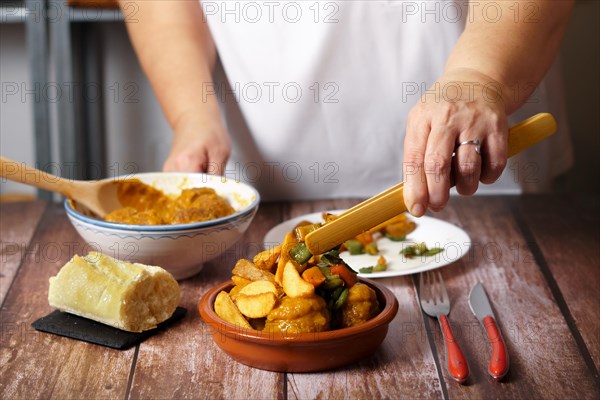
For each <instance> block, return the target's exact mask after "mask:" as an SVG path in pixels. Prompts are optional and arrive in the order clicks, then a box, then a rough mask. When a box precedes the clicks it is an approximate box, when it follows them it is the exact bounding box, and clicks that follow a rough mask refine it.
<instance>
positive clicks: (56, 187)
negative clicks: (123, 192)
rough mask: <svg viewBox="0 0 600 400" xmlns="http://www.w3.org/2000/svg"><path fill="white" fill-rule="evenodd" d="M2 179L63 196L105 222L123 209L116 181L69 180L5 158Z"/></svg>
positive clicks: (0, 168) (1, 163)
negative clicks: (105, 218) (113, 213)
mask: <svg viewBox="0 0 600 400" xmlns="http://www.w3.org/2000/svg"><path fill="white" fill-rule="evenodd" d="M0 177H2V178H6V179H8V180H11V181H15V182H20V183H24V184H26V185H31V186H35V187H37V188H40V189H44V190H48V191H50V192H56V193H60V194H62V195H63V196H65V197H68V198H69V199H72V200H75V201H76V202H78V203H80V204H82V205H83V206H85V207H87V208H88V209H89V210H90V211H92V212H93V213H94V214H96V215H97V216H98V217H101V218H104V217H105V216H106V215H107V214H108V213H110V212H111V211H113V210H116V209H117V208H121V203H120V202H119V200H118V199H117V182H118V180H116V179H112V178H109V179H103V180H100V181H78V180H72V179H65V178H61V177H59V176H56V175H52V174H50V173H48V172H44V171H40V170H39V169H36V168H32V167H29V166H27V165H25V164H24V163H21V162H18V161H14V160H11V159H9V158H6V157H1V156H0Z"/></svg>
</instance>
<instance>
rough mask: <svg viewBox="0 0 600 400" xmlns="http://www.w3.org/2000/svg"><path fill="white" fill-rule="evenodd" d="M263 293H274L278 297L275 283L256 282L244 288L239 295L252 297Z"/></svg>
mask: <svg viewBox="0 0 600 400" xmlns="http://www.w3.org/2000/svg"><path fill="white" fill-rule="evenodd" d="M261 293H273V294H275V295H277V287H276V286H275V284H274V283H273V282H269V281H255V282H252V283H250V284H248V285H246V286H244V287H243V288H242V290H240V291H239V294H241V295H245V296H252V295H255V294H261Z"/></svg>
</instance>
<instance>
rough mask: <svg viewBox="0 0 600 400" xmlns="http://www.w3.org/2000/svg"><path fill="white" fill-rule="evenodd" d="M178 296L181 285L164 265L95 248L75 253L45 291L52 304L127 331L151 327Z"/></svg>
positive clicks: (171, 308) (170, 311)
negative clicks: (127, 259) (131, 259)
mask: <svg viewBox="0 0 600 400" xmlns="http://www.w3.org/2000/svg"><path fill="white" fill-rule="evenodd" d="M179 300H180V291H179V285H178V284H177V281H176V280H175V279H174V278H173V276H172V275H171V274H170V273H169V272H167V271H165V270H164V269H162V268H160V267H155V266H150V265H143V264H138V263H130V262H125V261H119V260H116V259H114V258H112V257H109V256H106V255H104V254H101V253H98V252H90V253H89V254H88V255H87V256H84V257H80V256H77V255H75V256H74V257H73V258H72V259H71V260H70V261H69V262H68V263H66V264H65V265H64V266H63V267H62V268H61V270H60V271H59V272H58V274H57V275H56V276H54V277H52V278H50V288H49V290H48V302H49V303H50V306H52V307H54V308H57V309H59V310H61V311H66V312H69V313H71V314H76V315H79V316H82V317H85V318H89V319H92V320H94V321H98V322H101V323H104V324H107V325H111V326H114V327H115V328H119V329H122V330H125V331H129V332H142V331H145V330H148V329H152V328H155V327H156V326H157V325H158V324H159V323H161V322H163V321H165V320H167V319H168V318H169V317H170V316H171V315H172V314H173V312H174V311H175V309H176V308H177V305H178V304H179Z"/></svg>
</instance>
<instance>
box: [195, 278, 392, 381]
mask: <svg viewBox="0 0 600 400" xmlns="http://www.w3.org/2000/svg"><path fill="white" fill-rule="evenodd" d="M360 281H361V282H362V283H365V284H367V285H369V286H370V287H371V288H373V290H375V292H376V293H377V298H378V300H379V304H380V306H381V312H380V313H379V314H378V315H377V316H376V317H374V318H372V319H370V320H369V321H367V322H365V323H364V324H362V325H359V326H355V327H351V328H344V329H338V330H333V331H327V332H319V333H301V334H284V333H267V332H261V331H255V330H248V329H242V328H239V327H236V326H235V325H233V324H230V323H228V322H225V321H223V320H222V319H221V318H219V316H218V315H217V314H216V313H215V311H214V307H213V304H214V302H215V298H216V297H217V294H218V293H219V292H220V291H221V290H225V291H229V290H230V289H231V288H232V287H233V282H231V281H230V282H225V283H222V284H220V285H218V286H216V287H214V288H212V289H211V290H210V291H208V293H206V294H205V295H204V296H203V297H202V300H200V303H199V304H198V310H199V311H200V315H201V316H202V319H203V320H204V321H205V322H206V323H207V324H208V325H209V326H210V327H211V334H212V336H213V339H214V341H215V343H216V344H217V346H219V347H220V348H221V349H222V350H223V351H224V352H225V353H227V354H229V355H230V356H231V357H232V358H233V359H234V360H236V361H239V362H241V363H243V364H246V365H249V366H251V367H254V368H260V369H265V370H269V371H278V372H315V371H323V370H328V369H333V368H338V367H342V366H344V365H348V364H352V363H354V362H357V361H360V360H362V359H364V358H366V357H368V356H369V355H371V354H372V353H373V352H375V350H376V349H377V347H379V345H380V344H381V342H383V339H385V336H386V335H387V332H388V325H389V323H390V322H391V321H392V320H393V319H394V317H395V316H396V313H397V312H398V301H397V300H396V297H395V296H394V294H393V293H392V292H391V291H390V290H389V289H388V288H386V287H385V286H383V285H382V284H379V283H375V282H373V281H371V280H368V279H363V278H360Z"/></svg>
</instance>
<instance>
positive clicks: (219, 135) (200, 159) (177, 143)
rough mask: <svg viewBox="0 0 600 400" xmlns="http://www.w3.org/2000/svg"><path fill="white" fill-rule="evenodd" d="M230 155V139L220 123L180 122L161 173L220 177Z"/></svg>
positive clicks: (176, 127)
mask: <svg viewBox="0 0 600 400" xmlns="http://www.w3.org/2000/svg"><path fill="white" fill-rule="evenodd" d="M230 152H231V140H230V138H229V134H228V133H227V130H226V129H225V128H224V127H223V125H222V124H221V123H220V120H218V121H214V123H212V124H206V123H204V124H198V123H193V122H192V121H181V122H180V123H178V124H177V125H176V126H175V132H174V133H173V143H172V145H171V151H170V153H169V156H168V157H167V160H166V161H165V163H164V165H163V171H165V172H168V171H185V172H206V173H210V174H215V175H223V172H224V170H225V163H226V162H227V159H228V158H229V153H230Z"/></svg>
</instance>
